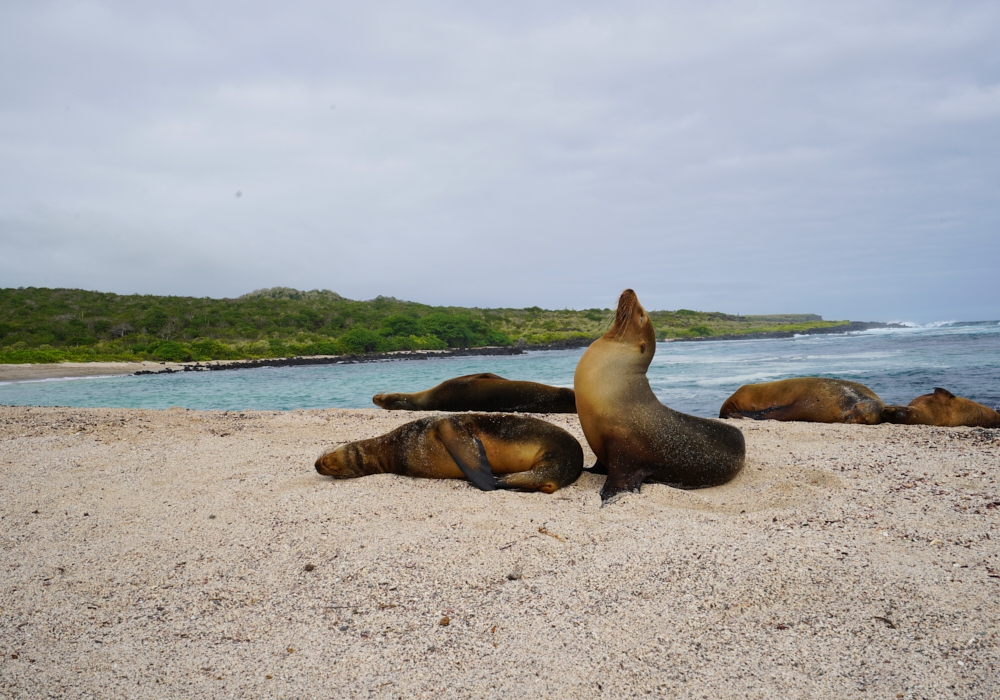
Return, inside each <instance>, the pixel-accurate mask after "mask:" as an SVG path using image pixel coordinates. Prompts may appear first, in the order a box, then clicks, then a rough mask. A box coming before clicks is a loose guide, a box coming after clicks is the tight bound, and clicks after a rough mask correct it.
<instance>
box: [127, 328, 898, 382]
mask: <svg viewBox="0 0 1000 700" xmlns="http://www.w3.org/2000/svg"><path fill="white" fill-rule="evenodd" d="M875 328H905V326H903V325H901V324H898V323H882V322H879V321H851V322H850V323H847V324H844V325H840V326H833V327H829V328H809V329H806V330H801V331H761V332H757V333H745V334H732V335H716V336H704V337H699V338H670V339H667V340H665V341H661V342H668V343H681V342H685V343H686V342H699V341H711V340H762V339H767V338H792V337H794V336H796V335H831V334H835V333H856V332H859V331H867V330H872V329H875ZM596 339H597V338H596V337H595V338H572V339H568V340H560V341H557V342H554V343H543V344H536V345H528V344H520V345H506V346H491V347H483V348H456V349H452V350H400V351H396V352H371V353H360V354H353V355H322V356H311V357H275V358H268V359H254V360H213V361H210V362H185V363H176V364H173V365H172V366H168V367H164V369H161V370H155V369H152V370H150V369H144V370H140V371H137V372H135V374H136V375H148V374H175V373H177V372H209V371H221V370H232V369H257V368H261V367H303V366H310V365H353V364H360V363H366V362H400V361H404V360H434V359H442V358H447V357H476V356H488V355H522V354H524V353H526V352H544V351H552V350H572V349H575V348H583V347H587V346H588V345H590V344H591V343H593V342H594V341H595V340H596ZM175 367H176V369H175Z"/></svg>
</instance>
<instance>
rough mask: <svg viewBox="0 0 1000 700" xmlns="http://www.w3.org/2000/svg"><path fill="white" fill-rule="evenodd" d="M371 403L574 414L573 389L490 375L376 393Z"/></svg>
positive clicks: (412, 408)
mask: <svg viewBox="0 0 1000 700" xmlns="http://www.w3.org/2000/svg"><path fill="white" fill-rule="evenodd" d="M372 402H373V403H375V405H377V406H381V407H382V408H385V409H387V410H389V411H498V412H504V413H506V412H511V411H518V412H520V413H576V398H575V396H574V395H573V390H572V389H565V388H562V387H556V386H548V385H546V384H539V383H537V382H522V381H515V380H511V379H504V378H503V377H500V376H497V375H496V374H491V373H489V372H484V373H483V374H467V375H465V376H464V377H455V378H454V379H448V380H446V381H443V382H441V383H440V384H438V385H437V386H435V387H432V388H430V389H427V390H425V391H417V392H414V393H412V394H387V393H382V394H375V396H373V397H372Z"/></svg>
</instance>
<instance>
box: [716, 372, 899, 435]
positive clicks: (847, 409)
mask: <svg viewBox="0 0 1000 700" xmlns="http://www.w3.org/2000/svg"><path fill="white" fill-rule="evenodd" d="M883 408H885V404H884V403H883V402H882V399H880V398H879V397H878V396H877V395H876V394H875V392H874V391H872V390H871V389H869V388H868V387H866V386H865V385H864V384H858V383H857V382H849V381H846V380H844V379H826V378H823V377H796V378H795V379H782V380H780V381H777V382H764V383H762V384H746V385H744V386H741V387H740V388H739V389H737V390H736V393H734V394H733V395H732V396H730V397H729V398H728V399H726V402H725V403H724V404H722V408H721V409H720V410H719V418H754V419H756V420H799V421H808V422H811V423H865V424H867V425H875V424H876V423H881V422H882V409H883Z"/></svg>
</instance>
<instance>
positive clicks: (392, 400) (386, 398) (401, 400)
mask: <svg viewBox="0 0 1000 700" xmlns="http://www.w3.org/2000/svg"><path fill="white" fill-rule="evenodd" d="M372 403H374V404H375V405H376V406H378V407H380V408H384V409H385V410H387V411H416V410H419V409H418V408H417V407H416V406H415V405H414V404H413V402H412V401H411V400H410V396H409V394H386V393H382V394H375V396H373V397H372Z"/></svg>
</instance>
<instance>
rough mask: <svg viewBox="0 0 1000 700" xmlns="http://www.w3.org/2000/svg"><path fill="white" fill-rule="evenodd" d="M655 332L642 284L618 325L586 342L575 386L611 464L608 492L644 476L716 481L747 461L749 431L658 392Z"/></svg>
mask: <svg viewBox="0 0 1000 700" xmlns="http://www.w3.org/2000/svg"><path fill="white" fill-rule="evenodd" d="M655 352H656V336H655V334H654V332H653V324H652V322H651V321H650V319H649V315H648V314H647V313H646V310H645V309H643V308H642V305H641V304H640V303H639V300H638V298H636V295H635V292H633V291H632V290H631V289H626V290H625V291H624V292H622V294H621V297H620V298H619V299H618V311H617V313H616V314H615V322H614V325H612V326H611V330H609V331H608V332H607V333H605V334H604V335H603V336H601V337H600V338H598V339H597V340H595V341H594V342H593V344H591V346H590V347H589V348H587V350H586V352H584V353H583V357H581V358H580V362H579V363H578V364H577V366H576V373H575V375H574V377H573V387H574V389H575V390H576V410H577V414H578V415H579V416H580V425H581V426H582V427H583V434H584V435H585V436H586V437H587V442H588V443H589V444H590V447H591V449H593V450H594V454H596V455H597V460H598V465H597V470H598V471H600V470H601V469H602V468H603V469H605V470H607V474H608V479H607V481H605V482H604V488H603V489H601V500H602V501H605V502H606V501H608V499H610V498H612V497H613V496H615V495H617V494H619V493H623V492H625V491H638V490H639V489H640V488H641V485H642V482H644V481H650V482H658V483H663V484H668V485H670V486H676V487H678V488H683V489H695V488H702V487H706V486H717V485H719V484H724V483H725V482H727V481H729V480H730V479H732V478H733V477H734V476H736V474H737V473H739V471H740V469H742V468H743V462H744V459H745V455H746V445H745V443H744V440H743V433H741V432H740V431H739V430H738V429H737V428H735V427H733V426H731V425H726V424H725V423H721V422H719V421H717V420H709V419H706V418H695V417H694V416H689V415H686V414H684V413H679V412H677V411H674V410H671V409H669V408H667V407H666V406H664V405H663V404H662V403H660V402H659V400H657V398H656V396H655V395H654V394H653V390H652V389H650V387H649V380H648V379H647V378H646V370H647V369H648V368H649V363H650V362H651V361H652V359H653V353H655Z"/></svg>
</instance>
